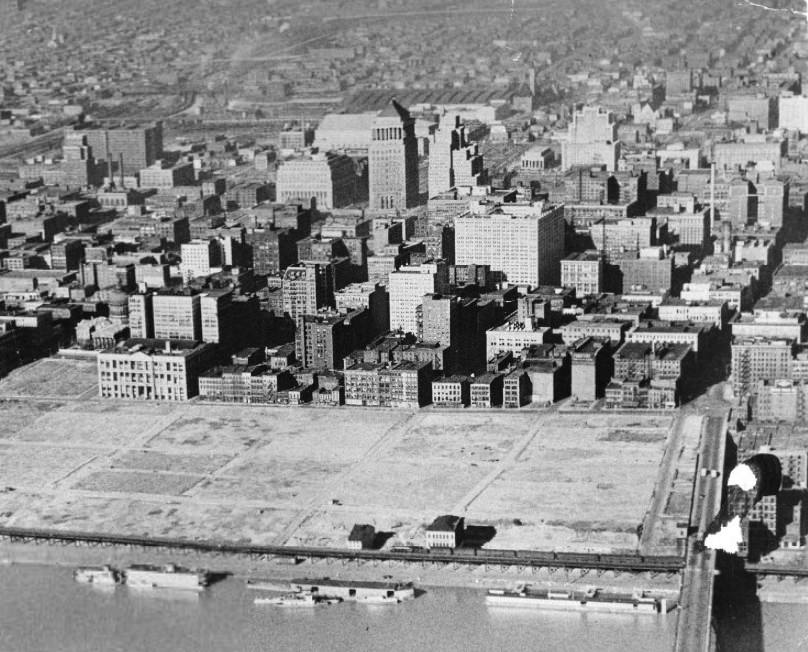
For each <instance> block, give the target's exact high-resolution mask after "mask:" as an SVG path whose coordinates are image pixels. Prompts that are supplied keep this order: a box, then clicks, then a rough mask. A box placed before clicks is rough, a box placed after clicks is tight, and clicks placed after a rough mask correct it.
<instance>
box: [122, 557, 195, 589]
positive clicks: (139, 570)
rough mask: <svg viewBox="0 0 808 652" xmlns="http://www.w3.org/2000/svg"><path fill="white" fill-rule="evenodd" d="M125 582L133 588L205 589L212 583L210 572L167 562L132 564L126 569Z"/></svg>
mask: <svg viewBox="0 0 808 652" xmlns="http://www.w3.org/2000/svg"><path fill="white" fill-rule="evenodd" d="M124 578H125V583H126V585H127V586H130V587H132V588H136V589H141V588H148V589H173V590H181V591H203V590H204V589H205V587H207V586H208V584H209V583H210V573H209V572H207V571H203V570H191V569H188V568H182V567H181V566H175V565H174V564H166V565H165V566H150V565H146V564H137V565H132V566H130V567H129V568H127V569H126V570H125V571H124Z"/></svg>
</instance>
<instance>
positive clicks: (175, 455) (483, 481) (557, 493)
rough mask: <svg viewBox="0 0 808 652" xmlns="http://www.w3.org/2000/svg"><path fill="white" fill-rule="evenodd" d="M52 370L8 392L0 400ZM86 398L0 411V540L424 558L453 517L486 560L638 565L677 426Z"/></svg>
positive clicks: (535, 414) (53, 394)
mask: <svg viewBox="0 0 808 652" xmlns="http://www.w3.org/2000/svg"><path fill="white" fill-rule="evenodd" d="M84 364H86V363H81V362H73V361H58V364H57V366H56V367H55V368H56V369H57V370H58V371H59V373H61V374H62V375H69V374H68V369H69V365H79V367H80V371H82V369H81V365H84ZM42 366H43V365H41V363H37V365H33V366H32V367H29V368H28V369H30V370H31V376H30V377H28V376H26V369H23V370H18V371H17V372H15V374H14V377H13V378H12V377H9V378H6V379H3V380H2V381H0V396H15V395H17V394H16V392H17V391H18V390H19V388H21V387H28V388H30V386H32V385H36V382H37V381H38V380H39V379H41V377H42V375H43V370H42V368H41V367H42ZM82 373H84V371H82ZM85 379H86V376H85ZM81 387H83V385H82V386H77V387H72V386H69V385H65V386H64V387H63V390H62V391H64V393H63V394H59V393H58V391H57V390H58V387H57V386H56V385H54V384H53V383H51V384H49V385H48V386H47V388H46V389H47V391H45V390H44V389H43V390H42V391H41V392H39V393H37V392H36V391H35V392H34V393H33V395H34V396H39V397H47V399H45V398H40V399H38V400H34V401H29V402H23V401H12V400H8V401H0V417H2V418H0V476H2V477H0V488H2V487H4V486H12V487H14V488H15V490H14V491H9V492H0V524H4V525H16V526H40V527H59V528H64V529H81V530H94V531H113V532H123V533H130V534H152V535H161V536H166V535H168V536H171V535H174V536H178V537H183V538H201V539H222V540H229V541H252V542H255V543H305V544H311V545H333V546H342V545H344V543H345V539H346V537H347V534H348V532H349V531H350V529H351V527H352V526H353V524H354V523H358V522H368V523H373V524H374V525H376V527H377V529H379V530H382V531H386V532H390V533H391V537H390V540H389V543H388V545H391V544H393V543H396V542H409V543H414V544H419V545H422V544H423V543H424V528H425V526H426V525H427V524H428V523H429V522H430V521H431V520H432V519H433V518H434V517H435V516H438V515H439V514H444V513H456V514H460V515H463V516H465V517H466V519H467V521H468V522H469V523H471V524H475V525H485V526H491V527H493V528H495V530H496V534H495V536H494V537H493V538H492V539H491V540H490V541H489V542H488V544H487V545H488V546H490V547H498V548H499V547H508V548H520V549H530V548H535V549H547V548H557V549H567V550H579V551H608V550H619V551H627V550H634V549H636V546H637V526H638V525H639V524H640V523H642V522H643V518H644V516H645V513H646V511H647V509H648V507H649V504H650V502H651V496H652V492H653V491H654V483H655V480H656V477H657V474H658V468H659V464H660V461H661V460H662V454H663V450H664V447H665V443H666V437H667V435H668V433H669V431H670V428H671V424H672V423H673V417H667V416H665V417H660V416H648V415H637V416H635V415H617V414H597V413H582V414H567V413H559V412H541V411H533V410H531V411H479V412H470V411H467V412H455V411H445V412H442V411H440V410H433V409H427V410H422V411H406V410H385V409H377V410H372V409H363V408H342V409H336V410H322V409H314V408H283V407H276V408H271V407H260V408H259V407H249V406H244V407H234V406H215V405H201V404H193V403H191V404H178V405H169V404H165V403H164V404H145V403H124V402H102V401H100V400H98V399H96V398H92V399H88V400H75V397H76V396H77V395H80V394H81V393H82V392H85V391H86V388H85V389H82V390H81V392H79V394H76V392H77V391H78V390H79V389H81ZM70 392H72V393H70ZM60 397H61V400H60Z"/></svg>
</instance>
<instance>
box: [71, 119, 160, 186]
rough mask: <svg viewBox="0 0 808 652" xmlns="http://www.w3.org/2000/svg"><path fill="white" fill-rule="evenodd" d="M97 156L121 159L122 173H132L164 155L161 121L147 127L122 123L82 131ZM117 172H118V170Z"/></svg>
mask: <svg viewBox="0 0 808 652" xmlns="http://www.w3.org/2000/svg"><path fill="white" fill-rule="evenodd" d="M82 133H83V134H84V135H85V136H86V138H87V145H88V146H89V147H90V149H91V151H92V153H93V156H95V158H96V159H104V160H105V161H107V163H116V164H117V163H118V162H119V161H120V160H121V159H123V171H122V172H123V174H125V175H134V174H136V173H137V172H138V171H140V170H142V169H143V168H147V167H149V166H150V165H152V163H154V162H155V161H156V160H157V159H158V158H160V156H162V154H163V123H162V122H156V123H153V124H151V125H147V126H133V125H132V126H129V125H127V126H123V127H115V128H110V129H104V128H93V129H87V130H82ZM118 172H119V174H120V173H121V171H120V170H119V171H118Z"/></svg>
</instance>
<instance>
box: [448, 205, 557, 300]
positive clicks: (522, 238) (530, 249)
mask: <svg viewBox="0 0 808 652" xmlns="http://www.w3.org/2000/svg"><path fill="white" fill-rule="evenodd" d="M563 255H564V210H563V207H561V206H555V205H552V204H548V203H546V202H545V203H541V202H539V203H530V204H502V205H500V206H496V207H493V208H491V209H489V210H486V211H485V212H483V213H476V212H471V213H467V214H465V215H461V216H459V217H457V218H456V219H455V261H456V263H457V264H458V265H472V264H474V265H488V266H490V268H491V271H492V272H503V273H504V274H505V280H506V281H507V282H508V283H509V284H511V285H530V286H533V287H536V286H539V285H558V282H559V280H560V273H559V272H560V261H561V257H562V256H563Z"/></svg>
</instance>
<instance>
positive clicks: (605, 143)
mask: <svg viewBox="0 0 808 652" xmlns="http://www.w3.org/2000/svg"><path fill="white" fill-rule="evenodd" d="M619 158H620V143H619V142H618V140H617V123H616V122H615V121H614V116H613V115H612V114H611V113H609V112H608V111H606V110H604V109H601V108H600V107H594V106H584V107H581V108H580V109H578V110H576V111H575V113H574V114H573V116H572V122H571V123H570V125H569V128H568V133H567V140H566V141H565V142H563V143H562V144H561V164H562V165H563V166H564V169H565V170H566V169H569V168H571V167H573V166H576V165H605V166H606V169H607V170H609V171H612V172H613V171H615V170H616V169H617V160H618V159H619Z"/></svg>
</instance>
